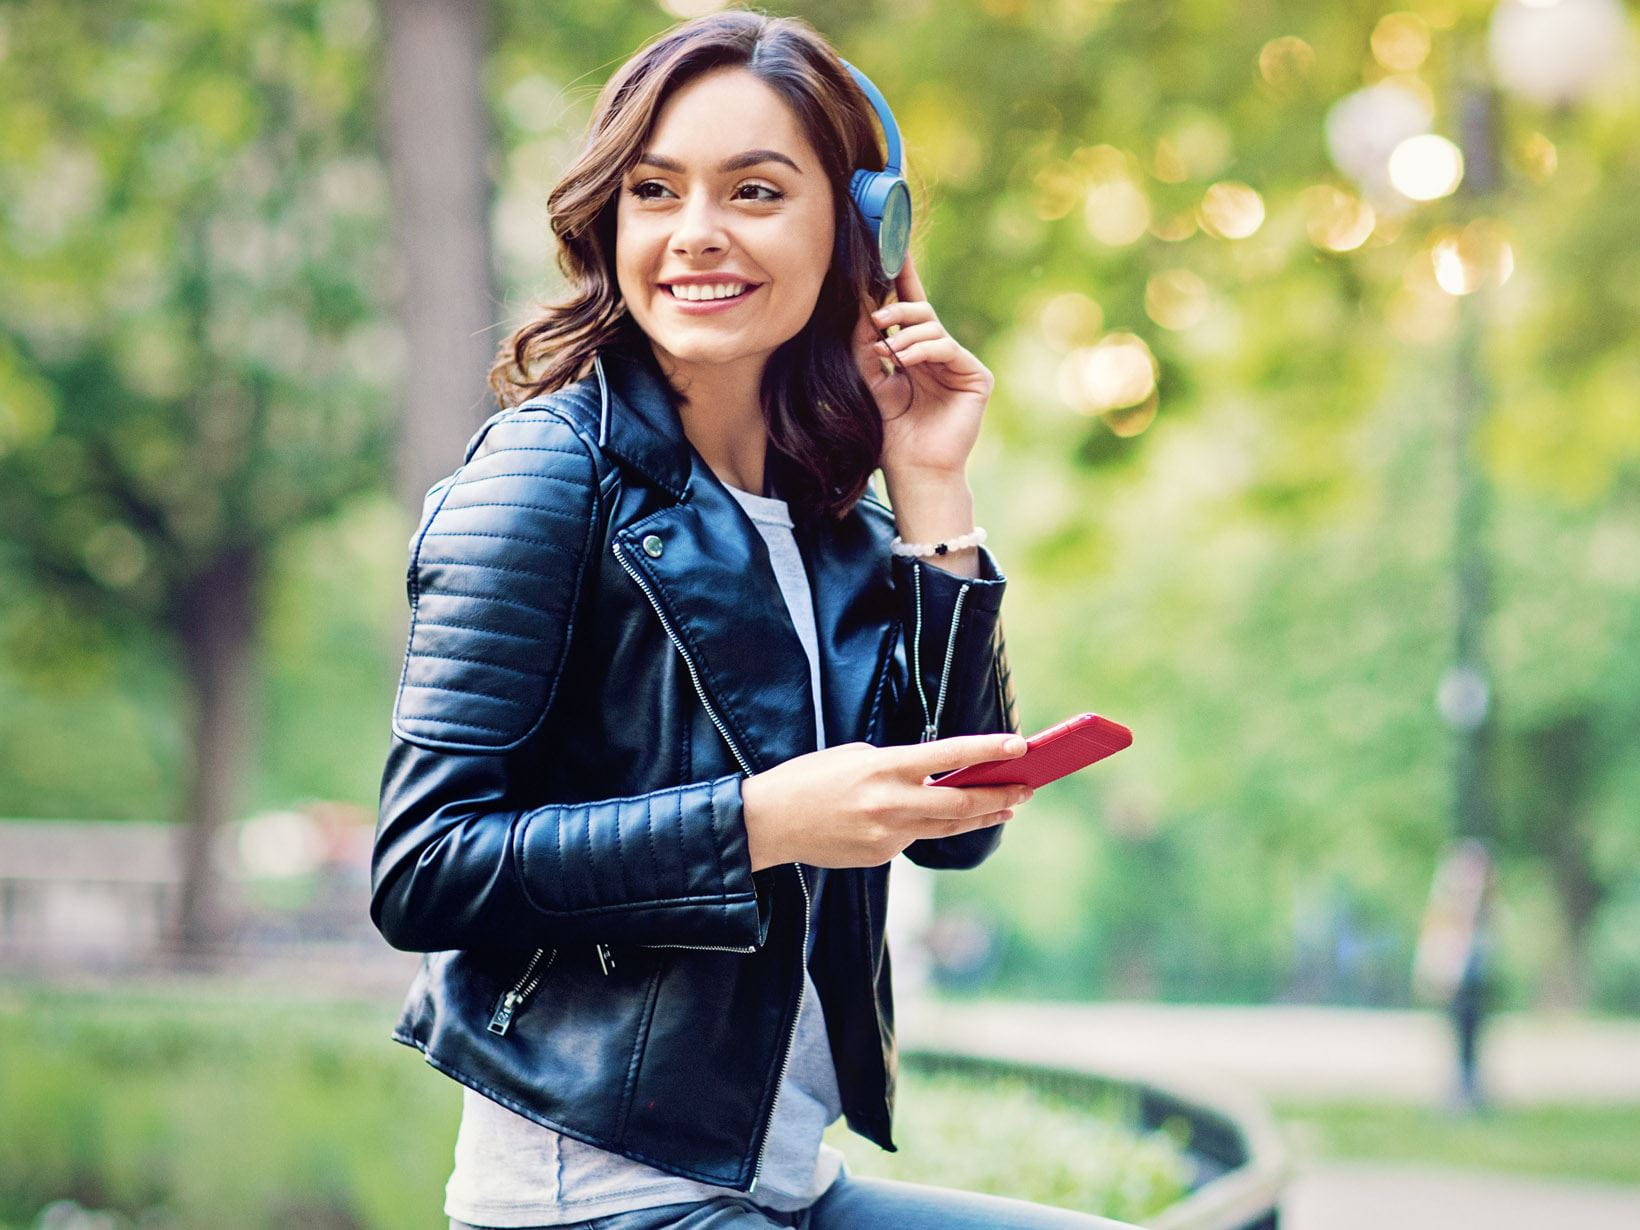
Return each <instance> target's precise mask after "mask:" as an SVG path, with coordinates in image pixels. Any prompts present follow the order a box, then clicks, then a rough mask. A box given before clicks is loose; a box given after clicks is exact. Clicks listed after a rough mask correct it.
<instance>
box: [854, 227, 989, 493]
mask: <svg viewBox="0 0 1640 1230" xmlns="http://www.w3.org/2000/svg"><path fill="white" fill-rule="evenodd" d="M894 292H895V295H896V297H897V302H894V303H890V304H886V305H885V306H883V307H881V308H879V309H877V311H875V312H872V313H870V314H869V315H868V314H867V313H866V312H862V313H861V315H860V323H859V325H858V327H857V328H856V329H855V331H854V352H855V358H856V359H857V360H858V362H859V365H860V375H861V376H862V377H863V378H864V379H865V382H866V386H867V387H868V388H870V390H871V393H872V396H873V397H874V398H876V401H877V408H878V410H880V411H881V412H882V415H883V455H882V458H881V461H880V463H879V464H880V465H881V466H882V469H883V473H884V475H885V476H886V475H891V474H903V475H908V476H909V475H912V474H930V475H940V474H949V475H960V474H962V473H963V472H964V470H965V468H966V466H967V463H968V454H969V453H970V452H971V451H972V450H973V447H974V441H975V440H977V439H978V438H979V425H980V418H981V416H983V415H984V413H985V406H986V403H987V402H989V401H990V399H991V390H992V389H993V388H994V387H995V385H996V381H995V378H994V377H993V376H992V375H991V370H990V369H989V368H988V367H986V366H985V364H983V363H981V362H980V361H979V360H978V359H977V358H975V357H974V355H973V354H972V353H970V352H969V351H968V350H967V349H965V348H964V347H963V346H962V345H961V344H960V343H958V341H957V339H956V338H954V337H952V336H951V335H950V334H949V333H947V332H946V331H945V326H944V325H942V324H941V323H940V320H939V317H937V316H936V315H935V314H934V308H933V305H932V304H930V303H929V302H928V300H927V297H926V292H924V290H923V286H922V281H921V279H919V278H918V277H917V270H916V268H915V266H914V265H913V264H912V262H911V254H910V253H909V252H907V253H906V258H905V264H904V265H903V266H902V267H901V268H900V272H899V276H898V277H896V278H895V279H894ZM892 325H899V326H900V331H899V332H898V333H896V334H895V335H894V336H893V337H890V338H888V339H886V341H885V340H884V339H883V338H882V337H881V335H880V333H879V330H881V329H886V328H888V327H890V326H892ZM891 356H892V361H893V362H895V363H896V364H897V367H896V368H894V369H893V370H889V371H885V370H884V368H883V361H884V360H889V359H890V357H891Z"/></svg>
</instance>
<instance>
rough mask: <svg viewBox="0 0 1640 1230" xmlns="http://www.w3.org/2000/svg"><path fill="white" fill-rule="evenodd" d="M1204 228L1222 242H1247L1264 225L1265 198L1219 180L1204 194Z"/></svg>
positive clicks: (1201, 214)
mask: <svg viewBox="0 0 1640 1230" xmlns="http://www.w3.org/2000/svg"><path fill="white" fill-rule="evenodd" d="M1197 212H1198V214H1199V216H1200V219H1201V225H1202V229H1203V230H1204V231H1206V232H1207V233H1208V234H1210V235H1217V236H1218V237H1219V238H1221V239H1245V238H1247V236H1249V235H1251V234H1252V233H1253V232H1255V231H1256V230H1258V228H1259V227H1260V226H1262V225H1263V224H1264V198H1263V197H1261V196H1259V194H1258V193H1257V191H1255V190H1254V189H1253V188H1251V187H1249V186H1248V185H1246V184H1243V183H1238V182H1237V181H1235V180H1232V179H1226V180H1220V181H1219V182H1218V183H1216V184H1213V185H1212V186H1211V187H1209V188H1208V189H1207V191H1206V192H1205V193H1203V194H1202V203H1201V208H1200V209H1199V210H1198V211H1197Z"/></svg>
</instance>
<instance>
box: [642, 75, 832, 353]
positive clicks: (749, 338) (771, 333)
mask: <svg viewBox="0 0 1640 1230" xmlns="http://www.w3.org/2000/svg"><path fill="white" fill-rule="evenodd" d="M832 208H833V206H832V193H831V185H830V183H829V182H828V181H827V179H826V175H825V172H824V170H823V169H822V168H821V166H820V159H819V157H818V156H817V155H816V154H815V152H814V148H813V146H811V145H810V144H809V140H808V138H807V136H806V135H805V134H804V132H803V129H802V126H801V124H800V123H799V122H798V119H797V116H796V115H795V114H794V113H793V112H792V110H791V108H790V107H788V106H787V105H786V103H785V101H784V100H783V99H782V98H781V97H780V96H779V95H778V94H776V93H775V92H774V91H773V90H772V89H770V88H769V87H768V86H767V85H765V84H763V82H762V81H760V80H758V79H757V77H755V76H753V75H752V74H751V73H749V72H747V71H746V70H745V69H741V68H722V69H714V70H712V71H710V72H707V73H705V74H703V75H701V76H699V77H697V78H695V79H694V80H693V81H691V82H689V83H688V84H686V85H684V86H682V87H680V88H679V89H678V90H677V92H676V93H674V94H673V95H672V96H671V97H670V98H669V99H667V101H666V103H665V105H664V106H663V107H662V108H661V110H660V113H659V115H658V116H657V117H656V121H655V126H654V130H653V131H652V132H651V134H650V138H649V142H648V145H647V147H646V148H645V149H644V151H643V154H642V157H641V158H640V159H639V161H638V163H637V165H636V166H634V167H633V168H632V170H631V171H629V172H628V173H627V175H626V177H625V178H624V179H623V180H622V183H621V194H620V204H619V206H618V207H617V209H616V215H615V217H616V222H615V270H616V281H617V283H618V284H619V286H620V290H621V295H622V297H623V298H624V299H625V300H626V306H627V310H628V311H629V312H631V313H632V317H633V319H634V320H635V321H636V322H637V323H638V326H639V327H640V328H641V329H643V331H644V333H645V334H647V335H648V337H649V339H650V341H651V343H653V344H654V345H655V346H656V347H657V349H658V350H659V351H661V352H663V354H664V355H669V356H671V359H672V360H673V364H674V366H676V365H690V364H726V363H736V362H741V361H756V362H759V363H761V362H763V361H766V360H767V359H768V356H769V355H770V354H772V353H773V351H774V349H775V348H776V347H777V346H779V345H780V344H781V343H782V342H784V341H786V340H787V339H788V338H791V337H792V336H794V335H795V334H796V333H797V332H798V331H799V330H800V329H802V328H803V326H804V325H805V324H806V323H807V322H808V319H809V317H810V316H811V315H812V314H813V311H814V305H815V301H816V300H817V299H818V298H819V294H820V284H821V282H822V281H823V280H824V278H825V276H826V270H827V268H828V267H829V266H830V263H831V256H832V244H833V239H834V234H833V232H834V229H835V228H834V223H833V219H832ZM703 276H704V280H702V278H703ZM680 280H682V281H684V282H686V283H687V284H686V285H683V286H680V285H679V282H680ZM674 287H676V288H678V289H679V290H682V291H683V293H684V294H687V295H691V296H702V297H700V298H689V299H686V298H682V297H680V295H679V294H678V293H677V291H676V290H674ZM725 287H727V288H728V289H729V290H730V291H731V292H735V293H733V294H732V297H730V298H716V297H715V296H717V295H720V294H722V293H723V292H724V289H725ZM706 296H713V297H706Z"/></svg>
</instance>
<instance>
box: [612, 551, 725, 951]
mask: <svg viewBox="0 0 1640 1230" xmlns="http://www.w3.org/2000/svg"><path fill="white" fill-rule="evenodd" d="M610 550H612V551H614V552H615V558H616V560H617V561H618V562H619V563H620V565H621V567H622V568H624V569H625V570H626V574H627V575H628V576H629V577H631V578H632V579H633V580H634V581H636V582H637V583H638V588H639V589H641V590H643V596H644V597H645V598H647V599H649V605H650V606H652V607H654V608H655V616H656V618H658V619H659V620H660V621H661V627H662V628H664V629H665V630H666V635H667V638H668V639H669V640H670V641H671V642H672V646H673V648H675V649H676V650H677V651H678V656H679V657H680V658H682V659H683V664H684V665H685V666H686V667H688V668H689V681H690V682H691V683H693V684H694V685H695V694H696V695H697V696H699V697H700V703H701V704H702V705H703V706H704V707H705V709H706V716H707V717H709V718H711V719H712V725H713V726H716V727H717V731H718V734H720V735H722V736H723V742H724V743H726V744H727V745H728V747H729V750H730V751H731V752H733V753H734V757H735V761H736V763H738V764H739V765H740V767H741V768H742V769H744V770H745V771H746V775H747V776H748V777H750V776H751V774H752V766H751V765H749V764H747V763H746V757H744V756H742V755H741V754H740V749H739V748H738V747H736V746H735V741H734V740H733V739H731V738H730V737H729V730H728V727H726V726H724V724H723V720H722V719H721V718H719V717H718V715H717V710H716V709H714V708H712V702H711V701H710V700H708V699H707V698H706V689H705V688H704V687H702V686H701V682H700V673H699V672H698V671H696V670H695V663H694V661H693V659H691V658H690V657H689V652H688V650H686V649H684V647H683V641H681V640H680V639H679V638H678V634H677V633H676V632H674V631H672V625H671V623H670V622H668V620H667V618H666V616H665V615H664V614H662V612H661V604H660V603H659V602H657V601H656V600H655V592H654V590H652V589H650V588H649V582H647V581H645V580H644V579H643V577H642V576H640V575H639V574H638V572H637V570H636V569H634V568H633V567H632V565H631V564H629V563H627V561H626V556H625V554H623V553H622V551H621V544H620V543H618V542H617V543H613V544H612V545H611V547H610ZM639 947H640V948H689V949H694V950H696V951H699V952H756V951H757V945H755V944H747V945H744V946H739V945H727V944H640V945H639Z"/></svg>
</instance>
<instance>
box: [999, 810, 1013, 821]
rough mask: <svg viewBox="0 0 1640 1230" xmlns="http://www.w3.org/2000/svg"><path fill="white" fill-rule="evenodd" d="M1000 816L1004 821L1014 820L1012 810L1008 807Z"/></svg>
mask: <svg viewBox="0 0 1640 1230" xmlns="http://www.w3.org/2000/svg"><path fill="white" fill-rule="evenodd" d="M1001 815H1002V818H1003V819H1004V820H1012V819H1013V818H1014V809H1013V808H1011V807H1010V808H1008V809H1007V810H1006V811H1004V812H1002V813H1001Z"/></svg>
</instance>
